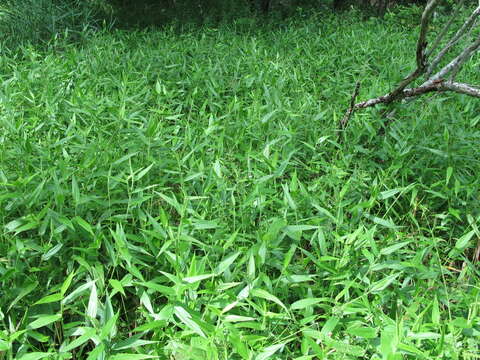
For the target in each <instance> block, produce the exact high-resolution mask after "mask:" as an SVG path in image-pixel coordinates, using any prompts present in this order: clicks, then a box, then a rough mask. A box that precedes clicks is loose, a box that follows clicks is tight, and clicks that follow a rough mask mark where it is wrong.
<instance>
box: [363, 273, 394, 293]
mask: <svg viewBox="0 0 480 360" xmlns="http://www.w3.org/2000/svg"><path fill="white" fill-rule="evenodd" d="M400 275H401V274H400V273H396V274H392V275H389V276H387V277H385V278H383V279H382V280H379V281H377V282H374V283H373V284H372V285H371V286H370V292H371V293H373V294H375V293H378V292H381V291H383V290H385V289H386V288H387V287H388V286H390V285H391V284H392V283H393V282H394V281H395V280H396V279H397V278H398V277H399V276H400Z"/></svg>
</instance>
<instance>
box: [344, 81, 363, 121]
mask: <svg viewBox="0 0 480 360" xmlns="http://www.w3.org/2000/svg"><path fill="white" fill-rule="evenodd" d="M359 91H360V82H357V84H356V85H355V91H354V92H353V95H352V99H351V100H350V107H349V108H348V110H347V113H346V114H345V116H344V117H343V119H342V120H340V128H341V129H342V130H343V129H345V128H346V127H347V124H348V122H349V121H350V118H351V117H352V115H353V112H354V111H355V100H356V99H357V96H358V92H359Z"/></svg>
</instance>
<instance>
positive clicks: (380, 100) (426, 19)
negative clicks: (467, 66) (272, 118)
mask: <svg viewBox="0 0 480 360" xmlns="http://www.w3.org/2000/svg"><path fill="white" fill-rule="evenodd" d="M463 1H464V0H460V4H461V3H463ZM438 2H439V0H429V2H428V4H427V6H426V7H425V10H424V11H423V14H422V20H421V25H420V33H419V36H418V41H417V50H416V63H417V67H416V69H415V70H414V71H413V72H412V73H410V75H408V76H407V77H406V78H405V79H403V80H402V81H401V82H400V84H399V85H397V87H396V88H394V89H393V90H392V91H390V92H389V93H387V94H385V95H382V96H379V97H376V98H373V99H369V100H367V101H362V102H359V103H356V104H354V102H355V98H356V97H357V95H358V86H359V84H357V86H356V88H355V92H354V94H353V96H352V99H351V102H350V107H349V109H348V111H347V112H346V114H345V116H344V117H343V119H342V120H341V121H340V124H339V125H340V127H341V128H342V129H345V127H346V126H347V124H348V121H349V120H350V118H351V116H352V114H353V113H354V112H355V110H358V109H364V108H367V107H373V106H376V105H378V104H387V105H388V104H390V103H392V102H393V101H398V100H402V99H406V98H413V97H416V96H420V95H423V94H427V93H429V92H445V91H451V92H456V93H459V94H465V95H469V96H472V97H476V98H480V87H475V86H472V85H470V84H466V83H459V82H455V81H454V78H455V76H456V74H457V72H458V71H459V70H460V69H461V67H462V65H463V64H464V63H465V62H466V61H467V60H468V59H470V58H471V56H472V55H473V54H474V53H475V52H476V51H478V50H479V49H480V34H478V35H476V36H478V38H475V39H473V40H472V42H471V43H470V45H469V46H467V47H465V48H464V49H463V50H462V51H461V52H460V54H459V55H458V56H456V57H455V58H454V59H453V60H451V61H450V62H449V63H448V64H447V65H445V66H444V67H443V68H442V69H441V70H439V71H438V72H437V73H435V74H434V75H433V76H430V74H429V72H430V71H431V70H432V69H434V68H435V66H437V65H438V63H439V62H440V60H441V59H442V57H443V56H444V55H445V54H446V52H447V51H448V50H449V49H450V48H451V47H452V46H453V45H455V44H456V43H457V42H458V40H459V39H460V38H462V37H463V36H465V34H467V33H468V32H469V31H470V30H471V29H473V27H474V26H475V23H476V21H477V18H478V17H479V15H480V6H479V7H478V8H477V9H476V10H475V11H474V12H473V13H472V15H470V17H469V18H468V19H467V20H466V21H465V23H464V24H463V25H462V27H461V28H460V30H458V31H457V33H456V34H455V36H454V37H453V38H452V39H451V40H450V41H449V42H448V44H447V45H446V46H445V47H444V48H443V49H442V50H441V51H440V53H439V55H437V57H436V58H435V60H434V62H437V63H436V64H433V63H432V66H430V67H428V68H427V66H428V64H427V58H428V56H429V55H430V54H432V52H433V51H434V50H435V49H436V48H437V47H438V46H439V44H440V42H441V40H442V37H444V36H445V34H446V33H447V32H448V30H449V28H450V26H451V24H452V22H453V20H451V21H449V23H447V24H446V26H445V27H444V29H443V30H442V32H441V33H440V35H439V36H438V37H437V39H436V41H435V43H434V44H433V46H432V48H431V49H430V51H429V52H428V53H426V48H427V34H428V27H429V23H430V19H431V15H432V12H433V10H434V9H435V7H436V6H437V5H438ZM457 13H458V12H457ZM449 74H450V78H449V79H448V80H447V79H446V76H447V75H449ZM421 76H422V77H423V78H424V79H425V80H424V83H423V84H422V85H420V86H417V87H412V88H407V86H408V85H409V84H411V83H413V82H414V81H415V80H417V79H418V78H419V77H421Z"/></svg>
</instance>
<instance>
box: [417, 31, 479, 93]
mask: <svg viewBox="0 0 480 360" xmlns="http://www.w3.org/2000/svg"><path fill="white" fill-rule="evenodd" d="M479 48H480V35H479V36H478V38H477V39H476V40H475V41H474V42H473V43H471V44H470V46H468V47H467V48H465V49H464V50H463V51H462V52H461V53H460V55H458V56H457V57H456V58H455V59H453V60H452V61H450V62H449V63H448V64H447V65H445V66H444V67H443V68H442V69H441V70H440V71H439V72H437V73H436V74H435V75H433V76H432V77H430V78H429V79H428V80H427V81H426V82H425V83H424V85H428V84H429V83H431V82H433V81H436V80H439V79H444V78H445V77H446V75H448V73H450V72H452V71H455V72H457V71H458V69H459V68H460V67H461V66H462V65H463V64H464V63H465V61H467V60H468V59H469V58H470V57H471V56H472V55H473V53H474V52H475V51H477V50H478V49H479Z"/></svg>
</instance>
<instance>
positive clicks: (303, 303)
mask: <svg viewBox="0 0 480 360" xmlns="http://www.w3.org/2000/svg"><path fill="white" fill-rule="evenodd" d="M324 300H325V299H324V298H307V299H301V300H298V301H295V302H294V303H293V304H292V305H290V310H302V309H305V308H308V307H310V306H313V305H316V304H319V303H321V302H323V301H324Z"/></svg>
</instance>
